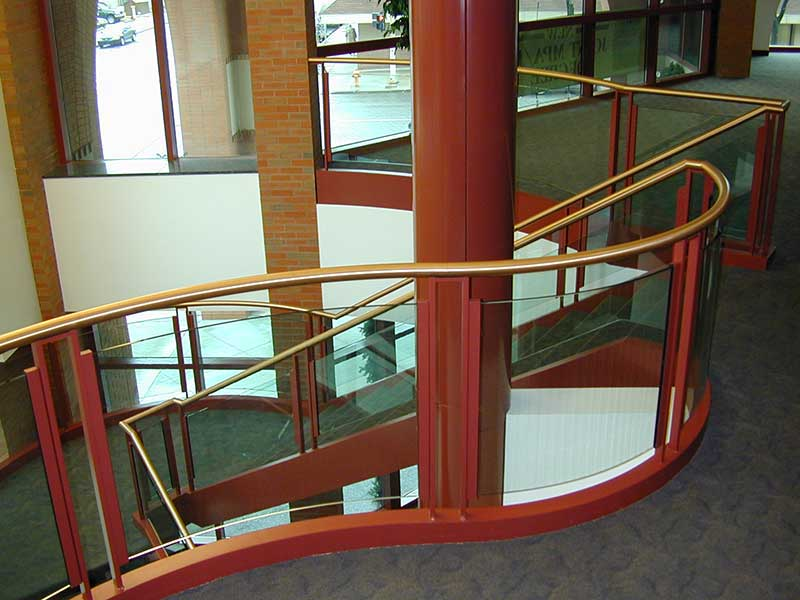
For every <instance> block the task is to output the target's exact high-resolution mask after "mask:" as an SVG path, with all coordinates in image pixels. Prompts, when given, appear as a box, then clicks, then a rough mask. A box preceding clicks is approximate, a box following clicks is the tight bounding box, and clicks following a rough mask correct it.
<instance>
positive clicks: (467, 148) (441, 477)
mask: <svg viewBox="0 0 800 600" xmlns="http://www.w3.org/2000/svg"><path fill="white" fill-rule="evenodd" d="M516 21H517V15H516V3H514V2H495V1H493V0H440V1H437V2H430V1H426V0H412V2H411V23H412V25H411V52H412V65H413V66H412V73H413V75H412V76H413V86H412V88H413V95H414V128H413V132H414V133H413V147H414V226H415V244H416V259H417V260H418V261H449V262H458V261H469V260H494V259H508V258H511V257H512V255H513V201H514V142H515V119H516ZM468 287H469V289H468V295H467V297H466V302H465V297H464V295H463V293H462V291H463V290H462V288H461V286H460V285H459V284H457V283H455V282H450V283H448V282H446V281H441V280H439V281H429V282H419V285H418V286H417V294H418V300H419V301H420V302H422V303H429V304H428V305H427V306H428V307H429V308H430V309H431V312H430V313H429V314H426V318H425V319H424V321H425V323H426V324H427V328H428V330H427V331H426V330H421V331H420V334H419V337H418V339H419V340H420V342H419V344H428V346H427V347H426V348H421V355H423V356H426V357H427V360H425V361H424V364H420V365H419V366H418V374H419V381H420V382H421V383H422V382H424V385H425V389H422V388H421V389H420V391H419V393H420V415H421V419H424V418H430V419H431V420H432V422H430V423H425V422H421V423H420V433H421V436H420V437H421V440H420V442H421V447H420V453H421V456H429V459H428V461H427V464H423V461H422V460H420V471H421V472H420V477H421V479H422V480H423V481H428V482H431V489H429V490H428V497H427V498H422V503H423V504H427V505H428V506H431V507H434V506H463V505H464V504H465V503H466V501H467V499H466V498H465V495H467V496H475V495H476V494H477V495H478V496H484V498H478V499H474V498H473V499H472V500H471V501H470V503H473V504H474V503H476V502H477V503H486V502H490V503H491V502H495V501H496V499H497V497H498V496H499V493H500V492H501V491H502V480H503V468H502V467H503V456H504V443H505V432H504V429H505V413H506V410H507V405H508V398H509V394H510V391H509V371H510V368H509V354H510V350H509V349H510V332H511V322H510V306H508V305H502V306H497V305H495V306H494V307H492V308H488V307H484V310H483V312H482V324H481V325H482V327H481V329H482V332H480V331H479V332H477V334H476V335H475V337H473V338H471V339H470V340H467V341H466V343H478V341H477V340H478V339H479V340H480V342H479V343H480V378H479V383H478V385H477V388H478V389H477V390H475V389H474V388H475V387H476V386H475V385H474V384H470V379H469V377H468V375H469V374H468V373H467V372H465V369H464V368H463V367H464V356H465V354H464V353H465V348H464V347H463V346H464V343H465V340H464V339H463V337H462V333H463V328H464V326H463V324H464V322H465V317H466V315H467V313H468V312H469V310H468V306H467V304H468V303H469V302H470V301H475V300H476V299H484V300H504V299H509V298H510V297H511V280H510V279H490V278H485V279H473V280H471V281H470V282H469V286H468ZM420 325H421V324H419V325H418V326H420ZM481 333H482V335H480V334H481ZM469 390H472V391H473V393H474V394H477V395H478V399H477V400H478V401H477V405H478V408H479V410H478V411H477V412H478V414H477V415H476V414H474V411H471V412H470V414H471V418H472V419H478V421H479V426H478V435H477V438H478V439H477V440H475V439H468V438H469V437H470V436H469V434H468V431H469V430H470V428H472V427H473V426H475V423H474V422H473V423H470V422H468V421H467V396H468V391H469ZM423 403H432V405H430V406H423ZM423 415H427V416H428V417H423ZM427 431H432V432H433V435H432V437H431V438H430V439H429V440H428V441H425V440H423V439H422V438H423V433H424V432H427ZM428 442H430V445H429V446H427V447H425V448H423V447H422V444H426V443H428ZM465 446H469V447H468V448H467V449H468V450H469V451H470V452H468V453H467V456H472V457H474V460H472V461H470V462H471V463H477V464H469V465H466V464H464V462H465V460H464V457H465V452H464V449H465ZM428 452H430V454H428ZM470 470H472V472H471V474H469V475H468V472H469V471H470ZM475 470H477V473H475V472H474V471H475ZM475 479H476V480H477V483H476V486H475V487H477V488H478V489H477V490H475V489H472V490H469V489H468V486H467V482H468V481H471V480H475ZM492 496H494V498H492Z"/></svg>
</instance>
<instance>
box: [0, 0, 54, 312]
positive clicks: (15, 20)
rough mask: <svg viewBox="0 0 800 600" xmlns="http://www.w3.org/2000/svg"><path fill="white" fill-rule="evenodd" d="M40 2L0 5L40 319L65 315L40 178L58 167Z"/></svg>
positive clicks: (1, 65)
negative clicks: (40, 313)
mask: <svg viewBox="0 0 800 600" xmlns="http://www.w3.org/2000/svg"><path fill="white" fill-rule="evenodd" d="M45 47H46V46H45V40H44V36H43V34H42V27H41V20H40V14H39V3H38V2H31V1H30V0H0V80H2V85H3V94H4V96H5V102H6V112H7V114H8V127H9V132H10V136H11V146H12V149H13V153H14V163H15V165H16V169H17V183H18V185H19V192H20V199H21V202H22V212H23V216H24V219H25V227H26V232H27V236H28V245H29V247H30V254H31V263H32V265H33V274H34V279H35V281H36V293H37V296H38V298H39V305H40V307H41V312H42V317H43V318H50V317H54V316H57V315H60V314H62V313H63V312H64V304H63V300H62V298H61V285H60V282H59V278H58V270H57V266H56V258H55V249H54V246H53V237H52V233H51V231H50V218H49V215H48V211H47V201H46V199H45V194H44V185H43V183H42V176H43V175H45V174H46V173H48V172H49V171H51V170H52V169H53V168H54V167H55V166H56V165H58V164H59V161H60V156H59V138H58V134H57V131H56V124H55V123H56V119H55V118H53V114H54V113H53V108H54V104H53V103H54V96H53V92H52V89H51V85H50V77H49V70H48V62H47V57H46V51H45Z"/></svg>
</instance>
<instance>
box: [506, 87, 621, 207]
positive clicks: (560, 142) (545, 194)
mask: <svg viewBox="0 0 800 600" xmlns="http://www.w3.org/2000/svg"><path fill="white" fill-rule="evenodd" d="M576 90H577V88H576ZM610 118H611V103H610V102H602V103H598V104H569V105H566V106H564V105H562V106H561V107H560V108H559V110H558V111H530V112H527V113H524V115H520V116H519V118H518V119H517V169H516V178H517V181H516V184H517V190H518V191H520V192H524V194H520V196H522V198H520V197H519V196H518V203H519V206H520V210H525V213H524V214H526V215H531V214H535V213H536V212H539V211H541V210H542V202H543V201H544V202H546V201H548V200H549V201H556V200H565V199H566V198H569V197H570V196H572V195H573V194H576V193H578V192H580V191H583V190H585V189H586V188H588V187H589V186H591V185H594V184H596V183H597V182H599V181H603V180H604V179H606V178H607V177H608V144H609V138H608V136H609V122H610ZM565 123H569V129H570V131H572V132H573V133H574V135H565V125H564V124H565ZM578 132H579V134H578ZM600 148H602V151H599V150H598V149H600ZM545 149H546V150H545ZM526 195H528V196H526ZM529 201H531V202H533V204H532V205H531V208H528V209H525V206H526V205H525V204H523V202H525V203H527V202H529Z"/></svg>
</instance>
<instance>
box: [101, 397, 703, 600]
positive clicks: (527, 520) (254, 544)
mask: <svg viewBox="0 0 800 600" xmlns="http://www.w3.org/2000/svg"><path fill="white" fill-rule="evenodd" d="M710 405H711V387H710V385H709V386H708V387H707V388H706V393H705V395H704V397H703V400H702V401H701V403H700V404H699V405H698V406H697V408H696V409H695V411H694V413H693V414H692V416H691V418H690V419H689V420H688V421H687V422H686V423H685V425H684V427H683V428H682V430H681V432H680V440H679V443H678V444H677V446H678V449H677V450H676V451H673V450H671V449H667V450H666V451H664V452H661V451H660V450H659V449H656V453H655V456H653V457H652V458H651V459H649V460H647V461H646V462H644V463H642V464H641V465H639V466H638V467H636V468H635V469H632V470H631V471H629V472H627V473H625V474H623V475H621V476H619V477H616V478H614V479H612V480H609V481H607V482H605V483H602V484H600V485H597V486H594V487H591V488H588V489H585V490H581V491H579V492H575V493H572V494H567V495H565V496H560V497H558V498H552V499H549V500H542V501H539V502H530V503H527V504H519V505H514V506H495V507H476V508H468V509H467V510H466V511H462V510H459V509H437V510H436V518H435V519H431V512H430V511H429V510H426V509H416V510H414V509H407V510H397V511H394V510H392V511H378V512H373V513H366V514H360V515H348V516H341V517H326V518H321V519H315V520H311V521H303V522H300V523H294V524H291V525H284V526H280V527H275V528H272V529H268V530H264V531H257V532H253V533H250V534H246V535H242V536H238V537H235V538H231V539H227V540H222V541H219V542H215V543H213V544H209V545H207V546H202V547H199V548H195V549H194V550H190V551H187V552H183V553H181V554H176V555H174V556H170V557H169V558H166V559H163V560H159V561H156V562H154V563H151V564H148V565H145V566H143V567H140V568H138V569H136V570H134V571H131V572H130V573H127V574H126V575H125V589H124V590H118V589H115V588H114V586H113V584H110V583H105V584H102V585H100V586H98V587H96V588H94V589H93V592H94V597H95V598H96V599H104V598H109V599H110V598H115V599H119V600H128V599H136V600H145V599H149V598H163V597H165V596H169V595H171V594H175V593H177V592H180V591H182V590H186V589H189V588H193V587H196V586H198V585H201V584H204V583H208V582H209V581H213V580H214V579H218V578H220V577H225V576H228V575H232V574H234V573H237V572H241V571H247V570H250V569H255V568H257V567H262V566H265V565H270V564H275V563H279V562H284V561H287V560H293V559H296V558H302V557H305V556H311V555H315V554H324V553H330V552H341V551H345V550H356V549H360V548H368V547H374V546H376V544H380V545H381V546H400V545H414V544H431V543H447V542H475V541H487V540H500V539H511V538H515V537H522V536H526V535H533V534H537V533H543V532H547V531H554V530H557V529H562V528H564V527H569V526H571V525H576V524H578V523H583V522H585V521H589V520H592V519H596V518H598V517H601V516H604V515H607V514H610V513H612V512H615V511H617V510H619V509H621V508H624V507H626V506H628V505H630V504H632V503H634V502H636V501H637V500H640V499H641V498H644V497H645V496H647V495H648V494H650V493H652V492H654V491H655V490H657V489H658V488H660V487H662V486H663V485H664V484H666V483H667V482H668V481H669V480H670V479H671V478H672V477H674V476H675V475H676V474H677V473H678V472H679V471H680V470H681V469H682V468H683V467H684V466H685V465H686V464H687V463H688V462H689V460H690V459H691V458H692V456H694V453H695V452H696V451H697V449H698V448H699V446H700V443H701V441H702V439H703V433H704V432H705V427H706V424H707V422H708V415H709V411H710ZM657 518H658V514H655V513H654V514H653V519H657Z"/></svg>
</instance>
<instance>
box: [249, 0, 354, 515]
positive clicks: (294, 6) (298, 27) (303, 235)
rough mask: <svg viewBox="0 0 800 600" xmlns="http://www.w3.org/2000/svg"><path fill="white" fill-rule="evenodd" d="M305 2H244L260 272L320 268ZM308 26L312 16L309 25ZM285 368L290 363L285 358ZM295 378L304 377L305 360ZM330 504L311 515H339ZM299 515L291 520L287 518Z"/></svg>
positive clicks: (286, 335)
mask: <svg viewBox="0 0 800 600" xmlns="http://www.w3.org/2000/svg"><path fill="white" fill-rule="evenodd" d="M307 9H309V10H310V3H308V6H307V3H306V2H305V0H247V34H248V44H249V50H250V72H251V75H252V80H253V109H254V113H255V124H256V153H257V156H258V176H259V184H260V189H261V214H262V219H263V223H264V242H265V246H266V252H267V269H268V271H269V272H270V273H277V272H280V271H291V270H295V269H305V268H313V267H318V266H319V239H318V236H317V205H316V188H315V181H314V148H315V144H316V143H317V142H316V137H317V136H316V134H315V133H314V128H313V125H312V119H311V111H312V106H313V102H312V98H313V95H314V93H315V92H314V91H312V89H311V81H310V77H309V66H308V62H307V61H308V48H309V44H313V43H314V41H313V40H314V37H313V36H314V31H313V30H314V28H313V26H312V27H307V25H306V23H307V20H306V19H307V16H306V10H307ZM308 22H309V23H313V17H311V20H310V21H308ZM270 299H271V300H272V301H273V302H279V303H283V304H293V305H297V306H303V307H306V308H318V307H320V306H321V305H322V290H321V288H320V286H319V285H313V286H304V287H298V288H285V289H279V290H272V291H271V292H270ZM272 337H273V342H274V347H275V351H276V352H278V351H280V350H281V349H283V348H288V347H290V346H292V345H294V344H296V343H298V342H299V341H301V340H303V339H304V338H305V325H304V324H303V323H302V321H301V320H299V319H296V318H283V319H281V318H278V319H275V320H274V321H273V326H272ZM288 362H289V363H290V362H291V361H288ZM282 367H283V368H279V369H278V370H277V375H278V394H279V396H285V395H286V394H287V392H288V385H287V381H288V376H287V375H288V370H287V367H289V364H287V365H282ZM300 368H301V373H305V372H306V367H305V362H304V358H303V360H301V365H300ZM340 498H341V490H333V491H331V492H330V493H328V494H322V495H321V496H319V497H314V498H306V499H304V500H301V501H298V502H297V503H296V504H295V503H293V504H292V506H300V505H308V504H317V503H322V502H330V501H338V499H340ZM340 512H341V507H340V506H337V505H334V506H332V507H327V508H325V509H319V510H316V511H314V516H322V515H324V514H340ZM304 516H307V515H306V514H303V513H299V514H297V515H293V517H292V518H293V519H297V518H303V517H304Z"/></svg>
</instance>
